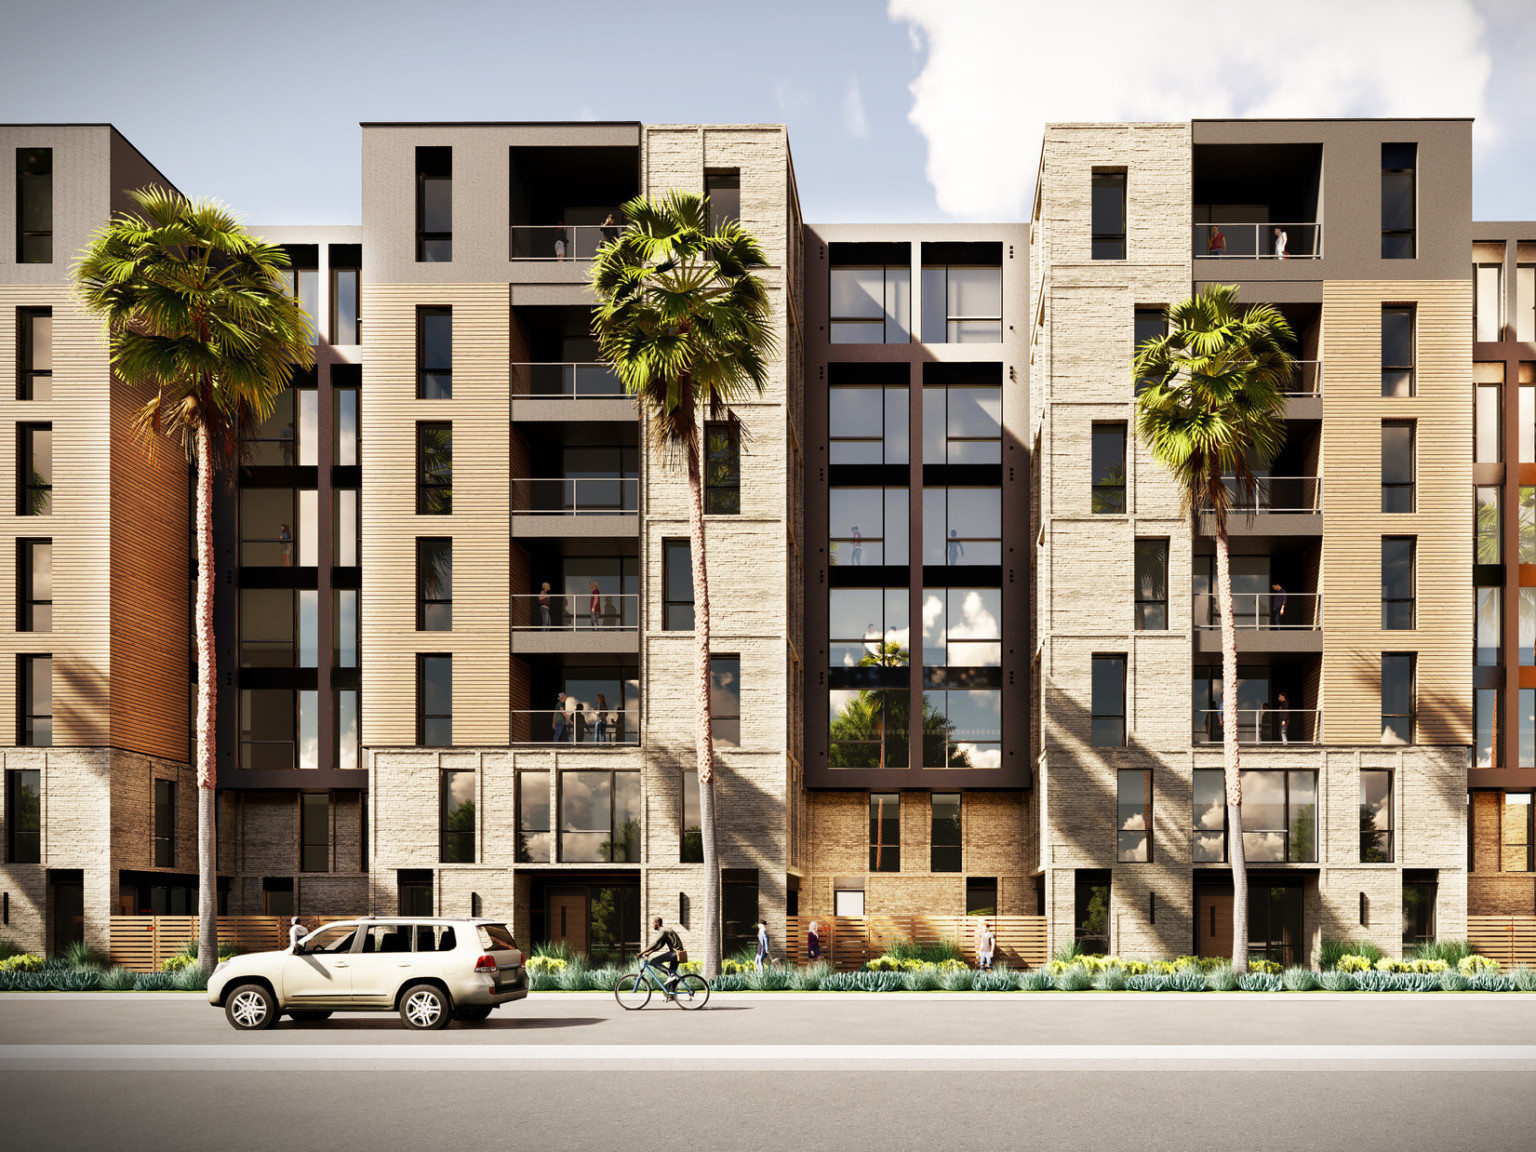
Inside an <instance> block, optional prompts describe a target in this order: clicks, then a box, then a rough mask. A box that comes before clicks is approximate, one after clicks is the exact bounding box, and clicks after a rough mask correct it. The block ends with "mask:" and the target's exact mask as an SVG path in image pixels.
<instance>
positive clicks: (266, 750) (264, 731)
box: [240, 688, 315, 771]
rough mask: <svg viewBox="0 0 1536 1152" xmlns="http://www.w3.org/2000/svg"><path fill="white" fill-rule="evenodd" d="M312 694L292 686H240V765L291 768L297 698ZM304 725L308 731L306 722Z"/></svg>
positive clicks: (269, 768)
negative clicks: (296, 689) (298, 690)
mask: <svg viewBox="0 0 1536 1152" xmlns="http://www.w3.org/2000/svg"><path fill="white" fill-rule="evenodd" d="M314 695H315V693H313V692H302V693H301V692H295V691H294V690H293V689H292V688H242V689H240V767H241V768H242V769H250V770H256V771H271V770H275V769H290V768H293V767H294V766H295V755H296V752H297V742H298V731H299V726H300V725H299V715H298V711H299V700H298V697H300V696H314ZM307 719H308V718H307V717H306V720H307ZM304 727H305V728H306V730H307V729H308V724H307V723H306V724H305V725H304Z"/></svg>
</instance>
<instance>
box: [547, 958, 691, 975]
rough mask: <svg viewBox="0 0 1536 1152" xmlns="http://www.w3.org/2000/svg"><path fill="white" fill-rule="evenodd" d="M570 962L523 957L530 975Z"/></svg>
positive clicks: (552, 971)
mask: <svg viewBox="0 0 1536 1152" xmlns="http://www.w3.org/2000/svg"><path fill="white" fill-rule="evenodd" d="M569 963H570V961H568V960H565V959H564V958H562V957H560V956H540V955H538V954H535V955H533V956H528V957H525V958H524V959H523V968H524V970H525V971H526V972H527V973H528V975H529V976H532V975H533V974H534V973H535V972H550V973H554V972H559V971H560V970H561V969H562V968H565V967H566V966H567V965H568V964H569ZM689 963H690V964H691V963H693V961H689Z"/></svg>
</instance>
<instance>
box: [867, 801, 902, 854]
mask: <svg viewBox="0 0 1536 1152" xmlns="http://www.w3.org/2000/svg"><path fill="white" fill-rule="evenodd" d="M869 870H870V871H871V872H900V871H901V793H899V792H871V793H870V794H869Z"/></svg>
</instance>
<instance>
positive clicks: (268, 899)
mask: <svg viewBox="0 0 1536 1152" xmlns="http://www.w3.org/2000/svg"><path fill="white" fill-rule="evenodd" d="M293 910H294V906H293V877H292V876H263V877H262V878H261V911H262V913H263V914H264V915H267V916H292V915H293Z"/></svg>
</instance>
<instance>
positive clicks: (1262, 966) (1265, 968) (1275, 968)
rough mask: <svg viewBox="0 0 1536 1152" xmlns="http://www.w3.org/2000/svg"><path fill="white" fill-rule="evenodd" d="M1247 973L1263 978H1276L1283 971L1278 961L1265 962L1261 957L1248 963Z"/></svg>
mask: <svg viewBox="0 0 1536 1152" xmlns="http://www.w3.org/2000/svg"><path fill="white" fill-rule="evenodd" d="M1248 971H1250V972H1256V973H1259V974H1260V975H1263V976H1278V975H1280V973H1282V972H1284V971H1285V969H1284V967H1282V966H1281V964H1280V962H1279V961H1278V960H1265V959H1263V958H1262V957H1261V958H1259V959H1257V960H1250V961H1248Z"/></svg>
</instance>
